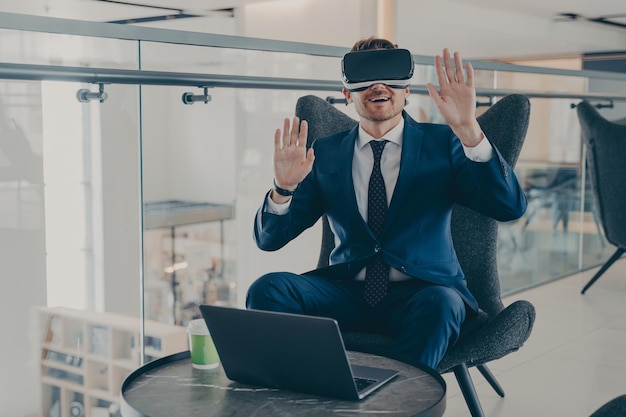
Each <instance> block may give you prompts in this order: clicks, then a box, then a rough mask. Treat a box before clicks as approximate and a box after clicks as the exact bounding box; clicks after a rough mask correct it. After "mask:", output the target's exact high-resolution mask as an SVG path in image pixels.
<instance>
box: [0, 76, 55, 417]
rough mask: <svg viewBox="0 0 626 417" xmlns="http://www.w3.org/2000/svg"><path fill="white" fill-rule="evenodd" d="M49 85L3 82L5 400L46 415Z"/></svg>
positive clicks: (16, 409) (21, 411) (0, 361)
mask: <svg viewBox="0 0 626 417" xmlns="http://www.w3.org/2000/svg"><path fill="white" fill-rule="evenodd" d="M41 98H42V88H41V85H40V84H38V83H21V82H9V81H4V80H3V81H1V82H0V200H1V202H0V247H2V251H0V263H1V264H2V268H3V273H2V276H3V278H4V280H5V282H6V283H7V284H6V285H7V287H6V289H5V291H3V294H4V296H3V297H2V300H3V301H2V315H1V317H2V318H1V319H0V323H1V326H2V329H4V332H5V336H4V337H3V340H4V341H5V343H4V345H3V348H2V352H3V354H2V358H0V366H2V368H3V372H2V374H3V377H2V378H0V385H1V387H0V403H1V404H2V410H3V412H4V413H6V415H15V416H26V415H33V414H35V413H37V412H39V408H38V404H37V403H36V402H34V401H33V395H34V396H35V398H39V391H40V390H39V368H38V366H37V365H38V364H37V361H36V358H37V357H38V353H39V352H38V347H37V346H38V344H37V343H33V342H35V341H37V340H38V339H39V334H38V326H37V310H36V309H37V307H39V306H41V305H45V303H46V299H47V292H48V289H47V285H46V227H45V224H46V223H45V203H44V201H45V196H44V192H45V190H44V164H43V147H44V143H43V120H42V103H41Z"/></svg>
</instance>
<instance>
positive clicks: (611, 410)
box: [590, 394, 626, 417]
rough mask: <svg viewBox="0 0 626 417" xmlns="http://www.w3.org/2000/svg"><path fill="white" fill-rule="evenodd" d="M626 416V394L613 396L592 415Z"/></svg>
mask: <svg viewBox="0 0 626 417" xmlns="http://www.w3.org/2000/svg"><path fill="white" fill-rule="evenodd" d="M624 416H626V394H624V395H620V396H619V397H615V398H613V399H612V400H611V401H609V402H607V403H606V404H604V405H603V406H602V407H600V408H598V409H597V410H596V411H594V413H593V414H592V415H591V416H590V417H624Z"/></svg>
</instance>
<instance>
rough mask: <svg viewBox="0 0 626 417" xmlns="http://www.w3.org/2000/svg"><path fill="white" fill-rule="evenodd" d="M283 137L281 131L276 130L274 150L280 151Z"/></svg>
mask: <svg viewBox="0 0 626 417" xmlns="http://www.w3.org/2000/svg"><path fill="white" fill-rule="evenodd" d="M281 136H282V132H281V131H280V129H276V132H274V149H280V148H281V146H280V142H281V141H280V138H281Z"/></svg>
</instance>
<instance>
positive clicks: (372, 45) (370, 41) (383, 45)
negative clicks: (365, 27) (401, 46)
mask: <svg viewBox="0 0 626 417" xmlns="http://www.w3.org/2000/svg"><path fill="white" fill-rule="evenodd" d="M397 47H398V45H396V44H394V43H393V42H391V41H389V40H387V39H382V38H375V37H373V36H370V37H369V38H367V39H361V40H360V41H357V43H355V44H354V46H352V49H350V52H356V51H369V50H372V49H396V48H397Z"/></svg>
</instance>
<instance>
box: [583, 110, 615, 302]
mask: <svg viewBox="0 0 626 417" xmlns="http://www.w3.org/2000/svg"><path fill="white" fill-rule="evenodd" d="M577 112H578V120H579V122H580V126H581V130H582V136H583V141H584V144H585V147H586V149H587V167H588V169H589V180H590V182H591V188H592V190H593V194H594V196H595V199H596V205H597V207H598V212H599V217H600V222H601V224H602V228H603V229H604V236H605V237H606V240H608V241H609V243H611V244H612V245H614V246H616V247H617V249H616V251H615V252H614V253H613V255H612V256H611V257H610V258H609V259H608V260H607V261H606V262H605V263H604V265H602V267H601V268H600V270H599V271H598V272H597V273H596V274H595V275H594V276H593V277H592V278H591V280H589V282H588V283H587V284H586V285H585V286H584V287H583V289H582V291H581V292H582V293H583V294H584V293H585V292H586V291H587V290H588V289H589V287H591V286H592V285H593V284H594V283H595V282H596V281H597V280H598V278H600V276H602V274H604V273H605V272H606V270H607V269H609V267H610V266H611V265H613V263H614V262H615V261H616V260H618V259H619V258H620V257H621V256H622V254H623V253H624V251H625V250H626V193H625V192H624V183H625V182H626V164H625V163H624V156H625V155H626V126H624V125H622V124H618V123H615V122H611V121H609V120H607V119H605V118H604V117H602V116H601V115H600V113H599V112H598V110H596V109H595V108H594V107H593V106H592V105H591V104H590V103H589V102H587V101H582V102H581V103H580V104H578V107H577Z"/></svg>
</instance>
